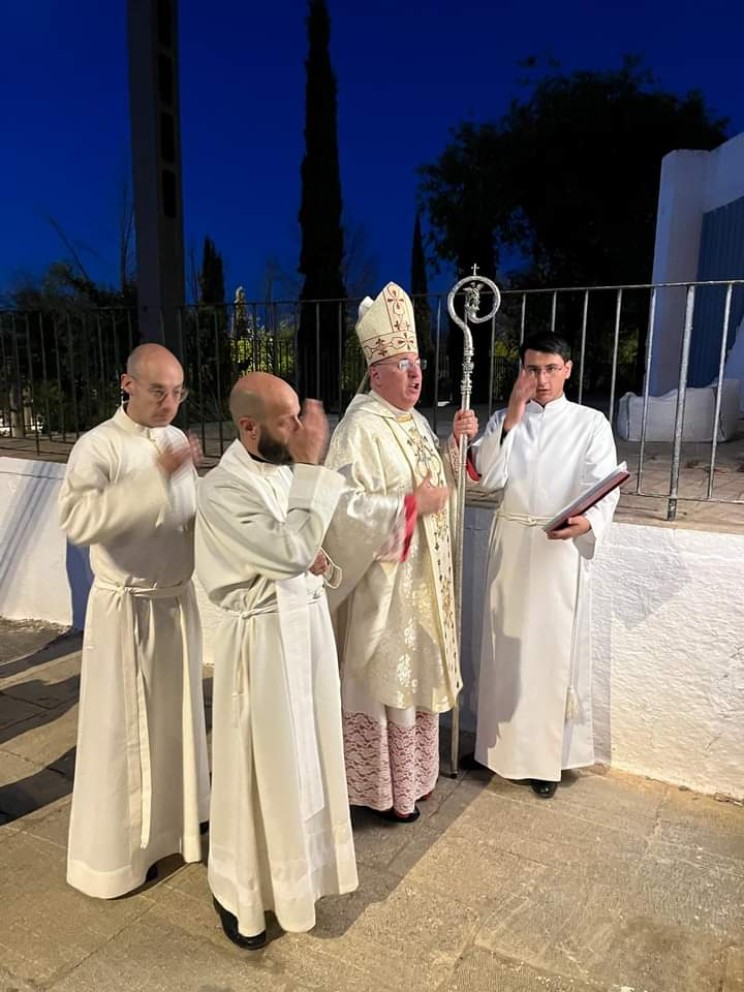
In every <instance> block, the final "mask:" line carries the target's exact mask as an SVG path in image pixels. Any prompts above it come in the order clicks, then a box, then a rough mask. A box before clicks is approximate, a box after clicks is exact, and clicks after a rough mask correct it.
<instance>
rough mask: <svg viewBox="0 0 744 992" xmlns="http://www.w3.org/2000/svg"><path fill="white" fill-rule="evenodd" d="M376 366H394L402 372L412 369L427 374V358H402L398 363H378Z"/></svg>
mask: <svg viewBox="0 0 744 992" xmlns="http://www.w3.org/2000/svg"><path fill="white" fill-rule="evenodd" d="M376 364H377V365H389V366H394V367H395V368H396V369H400V371H401V372H408V371H409V370H410V369H421V371H422V372H425V371H426V366H427V361H426V359H425V358H401V359H400V360H399V361H397V362H377V363H376Z"/></svg>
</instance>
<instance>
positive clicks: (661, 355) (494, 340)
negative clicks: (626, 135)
mask: <svg viewBox="0 0 744 992" xmlns="http://www.w3.org/2000/svg"><path fill="white" fill-rule="evenodd" d="M696 294H698V295H699V296H700V297H701V298H702V296H703V295H704V294H707V296H706V297H705V299H706V306H705V308H701V313H702V314H703V316H704V317H705V321H707V323H706V325H705V326H703V323H702V317H700V319H698V317H697V310H696V302H695V301H696ZM715 294H717V295H715ZM716 301H718V304H719V305H718V310H717V311H716V307H715V305H714V304H716ZM358 303H359V301H358V300H337V301H323V302H318V303H312V302H310V303H307V302H306V303H302V304H299V303H297V302H278V301H269V302H266V301H250V302H248V301H243V302H238V303H236V304H226V305H223V306H206V305H198V306H191V307H184V308H182V309H180V310H179V311H178V313H177V314H175V315H173V314H170V315H167V314H163V315H160V317H161V322H162V326H163V327H164V328H165V330H166V340H167V341H168V342H169V343H171V344H172V345H173V347H174V350H176V351H177V352H178V353H179V354H180V356H181V359H182V361H183V364H184V369H185V376H186V381H187V384H188V386H189V390H190V395H189V399H188V401H187V403H185V404H184V406H183V408H182V411H181V413H180V414H179V417H180V418H181V419H180V423H181V425H182V426H184V427H186V428H189V429H191V430H194V431H195V432H196V433H197V434H199V435H200V436H201V438H202V443H203V446H204V448H205V451H206V453H207V454H208V455H211V456H213V457H214V456H216V455H219V454H220V453H221V452H222V451H223V450H224V448H225V446H226V445H227V444H228V443H229V441H230V440H231V438H232V437H233V434H232V431H231V428H230V427H229V424H228V419H229V417H228V409H227V401H228V397H229V393H230V389H231V388H232V385H233V383H234V382H235V380H236V379H237V378H238V376H240V375H242V374H244V373H245V372H247V371H251V370H263V371H268V372H273V373H274V374H276V375H279V376H281V377H283V378H285V379H287V380H288V381H289V382H292V383H293V384H294V385H295V386H296V387H297V388H298V391H299V392H300V394H301V395H303V396H304V395H310V396H320V397H321V398H322V399H323V400H324V402H325V404H326V407H327V408H328V409H329V411H331V412H332V413H335V414H340V413H341V412H342V411H343V410H344V409H345V407H346V405H347V404H348V402H349V401H350V399H351V397H352V396H353V395H354V393H355V392H356V391H357V389H358V388H359V385H360V383H361V382H362V379H363V377H364V373H365V364H364V358H363V355H362V353H361V350H360V348H359V346H358V344H357V341H356V337H355V334H354V323H355V320H356V315H357V310H358ZM414 306H415V310H416V323H417V330H418V337H419V349H420V351H421V353H422V355H424V356H425V357H426V358H427V360H428V367H427V370H426V372H425V374H424V386H423V392H422V400H421V407H422V408H423V409H424V410H426V411H427V413H428V415H429V417H430V419H431V421H432V424H433V426H434V428H435V430H436V429H437V428H438V426H439V420H440V418H441V415H442V414H441V409H442V407H444V406H447V405H449V404H459V389H460V368H461V365H460V362H461V354H462V340H461V335H460V331H459V330H458V329H457V328H456V327H450V322H449V318H448V316H447V301H446V298H445V297H443V296H438V295H434V296H429V297H426V298H416V299H415V300H414ZM486 306H487V303H486ZM703 311H704V312H703ZM742 312H744V280H732V281H728V282H714V283H711V282H709V283H692V284H685V285H673V286H672V285H669V286H650V285H646V286H625V287H591V288H589V287H579V288H568V289H554V290H525V291H521V290H506V291H504V292H503V293H502V305H501V308H500V310H499V312H498V313H497V314H496V316H495V317H494V318H493V320H492V321H491V322H490V326H489V325H488V324H486V325H482V326H480V327H478V328H477V329H476V330H475V331H474V339H475V352H476V354H475V373H474V381H473V401H474V405H478V406H479V408H481V409H483V408H485V409H487V410H488V411H489V412H490V411H492V410H493V409H494V408H495V407H496V406H497V405H498V404H499V403H503V402H504V401H505V400H506V399H507V397H508V395H509V391H510V389H511V386H512V384H513V381H514V377H515V375H516V373H517V370H518V358H517V355H518V348H519V344H520V342H521V341H522V340H523V338H524V336H525V334H530V333H533V332H536V331H547V330H550V331H554V332H556V333H558V334H560V335H561V336H563V337H565V338H566V339H567V340H568V342H569V343H570V344H571V346H572V349H573V354H574V374H573V375H572V378H571V380H570V383H569V389H570V392H569V395H570V396H571V398H573V399H575V400H577V401H578V402H580V403H587V404H590V405H593V406H597V407H598V408H601V409H603V410H604V412H605V413H607V415H608V416H609V417H610V419H611V420H612V421H613V422H614V423H616V424H617V425H619V423H620V421H619V420H618V419H617V418H616V415H617V414H618V407H619V402H618V401H619V398H620V397H621V396H623V394H627V393H628V392H629V391H635V393H636V394H639V395H638V396H637V402H638V404H639V405H640V406H639V409H641V413H640V414H639V416H638V417H637V418H636V419H637V421H638V424H639V426H637V429H636V431H635V433H636V435H637V436H633V437H631V438H630V440H634V441H637V442H638V443H639V461H638V473H637V481H636V487H635V490H634V491H635V494H636V495H649V496H654V497H660V496H661V497H664V498H669V514H668V515H669V517H670V519H672V518H673V517H674V515H675V514H676V507H677V500H678V499H684V498H687V497H685V496H682V495H681V494H680V492H679V475H680V458H681V445H682V442H683V441H684V440H685V439H686V437H687V433H686V432H687V421H686V419H685V402H686V395H687V392H688V386H689V385H690V383H691V382H693V381H694V377H695V375H698V376H699V375H700V374H701V373H700V367H701V361H702V365H703V366H704V365H705V362H707V366H706V368H708V370H709V369H710V367H711V363H712V367H713V368H714V371H717V373H718V377H719V378H720V379H721V380H722V379H723V373H724V361H725V357H726V354H727V351H728V348H729V347H730V345H731V343H732V341H733V336H732V335H733V332H734V330H735V325H736V323H737V322H738V320H739V319H740V318H741V315H742ZM711 313H715V314H716V316H715V319H714V320H713V322H712V323H711ZM696 325H697V326H696ZM670 327H671V329H672V330H671V333H670V330H669V328H670ZM711 338H712V339H715V340H714V341H713V344H711V343H710V340H709V339H711ZM139 341H140V327H139V321H138V315H137V312H136V310H134V309H127V308H105V309H93V308H89V307H84V306H78V305H76V304H75V303H74V302H72V301H61V302H60V303H59V304H58V305H54V306H47V307H45V308H39V309H37V310H3V311H0V437H4V438H6V439H8V440H9V441H10V440H13V439H15V440H24V441H26V442H29V441H31V442H32V444H33V445H34V446H35V449H36V452H37V453H41V448H42V444H43V443H44V442H45V441H60V442H62V443H63V444H64V443H68V444H69V443H72V442H73V441H74V440H75V439H76V438H77V437H79V436H80V434H81V433H83V432H84V431H86V430H89V429H90V428H91V427H92V426H94V425H95V424H97V423H99V422H100V421H102V420H104V419H105V418H106V417H109V416H110V415H111V414H112V412H113V411H114V410H115V409H116V407H117V406H118V404H119V403H120V402H121V392H120V388H119V382H120V376H121V373H122V372H123V370H124V368H125V365H126V358H127V355H128V354H129V352H130V351H131V350H132V348H133V347H134V346H135V345H136V344H138V343H139ZM701 342H702V343H701ZM701 356H702V358H701ZM659 366H664V367H666V368H667V372H668V371H669V369H670V368H671V370H672V372H671V377H672V380H673V385H674V386H676V398H675V401H674V403H675V406H674V429H673V430H672V431H671V432H670V433H669V437H668V438H666V439H665V440H666V441H667V442H668V450H669V453H670V458H671V465H672V467H671V474H670V485H669V490H668V492H667V493H663V492H647V491H645V490H644V488H643V474H644V457H645V454H646V442H647V440H648V439H649V438H650V437H651V436H652V433H653V432H652V433H649V426H650V425H651V426H652V427H653V415H652V414H653V403H652V400H653V395H652V394H653V392H654V390H653V389H652V386H651V380H652V378H654V377H655V378H656V380H659V376H658V375H655V372H656V371H658V367H659ZM693 366H694V367H693ZM652 373H654V374H652ZM667 378H669V375H667ZM721 394H722V390H721V389H718V391H717V394H716V396H715V400H714V401H711V402H712V403H713V408H712V409H711V413H710V416H711V417H712V418H713V419H714V421H715V425H717V424H718V422H719V419H720V416H721V413H722V402H723V401H722V396H721ZM626 406H627V404H626ZM688 413H689V411H688ZM622 415H623V417H624V420H623V424H624V425H625V428H627V423H628V422H629V416H628V411H627V409H626V408H625V407H624V408H623V411H622ZM688 419H689V418H688ZM625 428H624V429H625ZM719 433H720V432H719V431H718V429H717V427H715V426H714V428H713V430H712V440H711V448H710V473H709V482H708V487H707V490H706V492H705V493H704V494H703V496H702V497H696V498H704V499H716V496H715V495H714V493H713V477H714V470H715V462H716V447H717V443H718V440H719V439H720V437H719ZM724 498H725V499H726V501H727V502H744V500H737V499H732V498H730V497H724Z"/></svg>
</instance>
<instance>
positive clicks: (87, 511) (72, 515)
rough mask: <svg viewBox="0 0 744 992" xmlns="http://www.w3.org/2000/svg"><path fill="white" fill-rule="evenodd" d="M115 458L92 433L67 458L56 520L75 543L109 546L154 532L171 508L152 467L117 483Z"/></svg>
mask: <svg viewBox="0 0 744 992" xmlns="http://www.w3.org/2000/svg"><path fill="white" fill-rule="evenodd" d="M116 463H117V459H116V455H115V452H114V450H113V448H112V447H111V445H110V443H109V442H107V441H105V440H104V439H103V438H100V437H97V436H96V435H95V434H89V435H86V436H85V437H83V438H81V439H80V440H79V441H78V442H77V444H76V445H75V447H74V448H73V449H72V451H71V453H70V459H69V461H68V463H67V471H66V473H65V478H64V481H63V482H62V488H61V490H60V494H59V521H60V525H61V527H62V529H63V530H64V531H65V532H66V534H67V537H68V539H69V540H70V541H71V542H72V543H73V544H78V545H81V546H87V545H91V544H107V543H110V542H111V541H113V540H116V539H117V538H119V537H122V536H123V535H125V534H127V533H130V532H137V531H142V530H147V529H153V528H155V527H156V526H157V524H158V522H159V520H160V519H161V518H162V516H163V514H164V513H165V512H166V511H167V510H168V508H169V506H170V495H169V487H168V482H167V480H166V478H165V476H164V475H163V473H162V472H160V471H159V470H158V469H156V468H155V467H152V468H148V469H143V470H142V471H138V472H133V473H132V474H131V475H126V476H125V477H124V478H122V479H115V473H116Z"/></svg>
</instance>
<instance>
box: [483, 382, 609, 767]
mask: <svg viewBox="0 0 744 992" xmlns="http://www.w3.org/2000/svg"><path fill="white" fill-rule="evenodd" d="M505 415H506V411H505V410H502V411H499V412H498V413H496V414H495V415H494V417H493V418H492V419H491V420H490V421H489V423H488V426H487V428H486V431H485V433H484V436H483V437H482V438H481V439H480V440H479V441H478V442H476V444H475V445H474V446H473V454H474V458H475V464H476V467H477V469H478V471H479V472H480V474H481V476H482V480H481V484H482V486H484V487H485V488H487V489H503V491H504V493H503V502H502V504H501V507H500V509H499V510H498V512H497V516H496V520H495V523H494V528H493V531H492V534H491V546H490V552H489V570H488V582H487V591H486V603H485V610H484V621H483V623H484V630H483V642H482V651H481V665H480V677H479V687H478V725H477V737H476V751H475V756H476V759H477V760H478V761H480V762H481V763H482V764H484V765H487V766H488V767H489V768H490V769H491V770H492V771H495V772H497V773H498V774H499V775H503V776H504V777H505V778H513V779H526V778H532V779H541V780H543V781H548V782H556V781H559V780H560V777H561V768H578V767H582V766H586V765H590V764H592V763H593V762H594V742H593V736H592V712H591V707H592V701H591V650H590V643H589V608H590V599H589V564H590V560H591V558H592V557H593V555H594V551H595V546H596V542H597V541H598V540H599V539H600V538H601V537H602V535H603V533H604V532H605V530H606V529H607V527H608V525H609V523H610V521H611V520H612V514H613V512H614V510H615V506H616V505H617V501H618V498H619V494H618V492H617V491H615V492H614V493H611V494H610V495H609V496H607V497H606V498H605V499H603V500H602V501H601V502H600V503H598V504H597V505H596V506H594V507H593V508H592V509H590V510H588V511H587V513H586V516H587V518H588V519H589V521H590V523H591V530H590V531H588V533H586V534H584V535H582V536H580V537H577V538H574V539H572V540H567V541H551V540H549V539H548V537H547V535H546V534H545V532H544V531H543V529H542V525H543V524H544V523H545V522H546V521H547V520H549V519H550V518H551V517H552V516H553V515H554V514H555V513H556V512H557V511H558V510H559V509H560V508H561V507H562V506H564V505H566V504H567V503H569V502H570V501H571V500H572V499H574V498H575V497H576V496H578V495H579V494H580V493H581V492H582V491H583V489H588V488H589V487H590V486H591V485H593V484H594V483H595V482H598V481H599V480H600V479H602V478H603V477H604V476H606V475H607V474H608V473H609V472H611V471H612V470H613V469H614V468H615V466H616V465H617V454H616V451H615V443H614V440H613V437H612V430H611V428H610V425H609V423H608V421H607V418H606V417H604V416H603V415H602V414H601V413H599V412H598V411H596V410H592V409H590V408H588V407H583V406H578V405H577V404H575V403H570V402H569V401H568V400H567V399H566V398H565V396H560V397H559V398H558V399H556V400H553V402H551V403H547V404H546V405H545V406H542V405H540V404H539V403H536V402H535V401H530V402H529V403H528V404H527V407H526V409H525V413H524V417H523V419H522V421H521V423H519V424H518V425H517V426H516V427H514V429H512V430H510V431H509V432H508V433H507V434H506V437H504V438H503V441H502V428H503V423H504V419H505ZM571 702H574V703H576V702H577V703H578V705H570V703H571Z"/></svg>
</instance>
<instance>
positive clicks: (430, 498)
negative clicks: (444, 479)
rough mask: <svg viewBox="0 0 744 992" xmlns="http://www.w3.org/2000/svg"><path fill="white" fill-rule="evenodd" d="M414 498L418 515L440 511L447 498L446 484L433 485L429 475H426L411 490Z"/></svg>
mask: <svg viewBox="0 0 744 992" xmlns="http://www.w3.org/2000/svg"><path fill="white" fill-rule="evenodd" d="M413 495H414V498H415V500H416V510H417V511H418V514H419V516H421V517H425V516H427V515H428V514H430V513H440V512H441V511H442V510H443V509H444V508H445V506H446V505H447V501H448V500H449V489H448V488H447V486H433V485H432V484H431V475H430V474H429V475H427V476H426V478H425V479H424V481H423V482H421V483H420V484H419V485H418V486H416V488H415V489H414V491H413Z"/></svg>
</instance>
